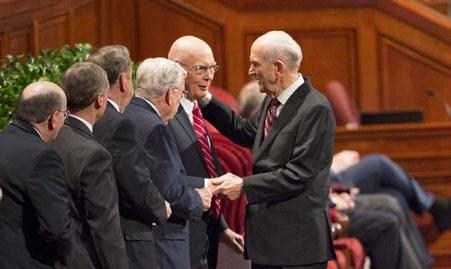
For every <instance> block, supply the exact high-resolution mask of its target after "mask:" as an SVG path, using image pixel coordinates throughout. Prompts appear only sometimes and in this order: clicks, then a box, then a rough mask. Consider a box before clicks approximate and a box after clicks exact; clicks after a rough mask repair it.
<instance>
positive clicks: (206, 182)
mask: <svg viewBox="0 0 451 269" xmlns="http://www.w3.org/2000/svg"><path fill="white" fill-rule="evenodd" d="M204 188H208V179H206V178H204Z"/></svg>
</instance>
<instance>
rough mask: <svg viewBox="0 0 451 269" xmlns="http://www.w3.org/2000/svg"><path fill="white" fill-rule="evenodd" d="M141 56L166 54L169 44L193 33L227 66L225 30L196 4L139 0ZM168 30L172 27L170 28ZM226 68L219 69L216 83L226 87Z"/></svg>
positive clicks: (164, 55) (141, 57) (163, 55)
mask: <svg viewBox="0 0 451 269" xmlns="http://www.w3.org/2000/svg"><path fill="white" fill-rule="evenodd" d="M137 4H138V5H137V19H138V23H137V25H138V53H139V54H138V57H139V58H140V59H144V58H148V57H157V56H158V57H167V54H168V50H169V47H170V46H171V44H172V43H173V42H174V41H175V40H176V39H177V38H179V37H180V36H183V35H194V36H197V37H199V38H201V39H203V40H205V41H206V42H207V43H208V44H210V46H211V47H212V49H213V53H214V56H215V59H216V62H217V63H218V64H219V65H222V66H224V64H225V57H224V43H225V40H224V31H223V27H222V25H221V24H220V22H219V21H215V20H214V19H212V18H209V17H208V16H207V15H206V14H203V13H201V12H200V10H198V9H197V8H195V7H192V6H189V5H183V6H181V5H176V4H174V3H170V2H168V1H149V0H138V2H137ZM168 30H169V31H168ZM225 75H226V74H225V70H224V69H220V71H219V72H218V73H217V75H216V77H215V84H216V85H218V86H222V87H226V85H225Z"/></svg>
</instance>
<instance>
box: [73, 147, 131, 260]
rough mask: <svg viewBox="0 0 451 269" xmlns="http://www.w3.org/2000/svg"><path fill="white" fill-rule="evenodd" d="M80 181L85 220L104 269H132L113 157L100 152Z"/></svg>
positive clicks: (103, 150) (92, 159)
mask: <svg viewBox="0 0 451 269" xmlns="http://www.w3.org/2000/svg"><path fill="white" fill-rule="evenodd" d="M80 178H81V180H82V182H81V189H82V195H83V196H84V198H85V199H84V203H85V218H86V220H87V223H88V225H89V227H90V232H91V236H92V238H93V241H94V245H95V248H96V251H97V256H98V259H99V261H100V263H101V264H102V268H128V265H127V255H126V252H125V244H124V239H123V237H122V230H121V227H120V217H119V208H118V194H117V187H116V182H115V180H114V176H113V169H112V167H111V156H110V154H109V153H108V152H107V151H106V150H105V149H103V148H101V149H98V150H96V151H95V152H94V153H93V154H92V155H91V156H90V157H89V158H88V160H87V163H86V165H85V167H84V169H83V171H82V174H81V176H80Z"/></svg>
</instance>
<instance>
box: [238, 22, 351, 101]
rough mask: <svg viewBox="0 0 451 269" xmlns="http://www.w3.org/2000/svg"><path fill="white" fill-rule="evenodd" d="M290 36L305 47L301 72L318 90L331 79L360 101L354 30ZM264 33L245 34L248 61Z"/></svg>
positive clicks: (304, 32) (324, 30) (312, 31)
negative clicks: (343, 86) (255, 42)
mask: <svg viewBox="0 0 451 269" xmlns="http://www.w3.org/2000/svg"><path fill="white" fill-rule="evenodd" d="M288 33H289V34H290V35H291V36H292V37H293V39H294V40H296V41H297V42H298V43H299V44H300V46H301V48H302V54H303V60H302V63H301V69H300V71H301V73H303V74H306V75H307V76H309V77H310V78H311V79H312V82H313V85H314V86H315V87H316V88H317V89H318V90H320V91H322V90H324V88H325V86H326V83H327V82H328V81H329V80H332V79H337V80H339V81H342V82H343V83H344V84H345V85H346V87H347V88H348V90H349V91H350V94H351V96H353V97H354V98H356V99H358V92H357V90H356V82H357V81H358V79H357V69H356V63H357V54H358V50H357V45H356V44H357V40H356V32H355V31H354V30H349V29H317V30H290V31H288ZM262 34H264V32H260V33H249V34H245V40H246V45H245V46H244V47H243V48H244V53H245V55H246V59H249V55H250V47H251V45H252V43H253V42H254V41H255V39H256V38H257V37H258V36H260V35H262ZM244 72H245V74H247V73H248V66H247V65H244Z"/></svg>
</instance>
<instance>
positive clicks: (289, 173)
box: [202, 78, 335, 265]
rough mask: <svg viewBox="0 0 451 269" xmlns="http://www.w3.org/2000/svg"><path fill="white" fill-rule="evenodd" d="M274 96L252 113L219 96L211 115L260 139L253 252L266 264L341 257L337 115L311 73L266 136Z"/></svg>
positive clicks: (250, 189) (250, 226) (238, 138)
mask: <svg viewBox="0 0 451 269" xmlns="http://www.w3.org/2000/svg"><path fill="white" fill-rule="evenodd" d="M270 99H271V98H269V97H266V98H265V100H264V102H263V104H262V106H261V108H260V110H259V111H258V112H257V113H256V114H255V115H254V117H253V118H251V119H249V120H244V119H242V118H241V117H239V116H237V115H236V114H235V113H233V112H232V111H231V110H230V108H228V107H227V106H225V105H223V104H221V103H220V102H219V101H218V100H216V99H214V98H213V100H212V101H211V102H210V103H209V104H208V105H207V106H206V107H204V108H203V109H202V112H203V114H204V116H205V117H206V118H207V119H208V120H209V121H210V122H211V123H213V124H214V125H215V127H217V128H218V129H219V130H220V131H221V133H222V134H224V135H226V136H227V137H229V138H230V139H232V140H233V141H234V142H235V143H238V144H241V145H243V146H248V147H253V176H249V177H246V178H244V185H243V189H244V192H245V193H246V197H247V202H248V205H247V210H246V254H247V255H248V256H249V258H250V259H251V260H252V261H253V262H255V263H258V264H272V265H304V264H311V263H318V262H325V261H327V260H328V259H329V258H331V257H334V255H335V253H334V250H333V246H332V239H331V234H330V218H329V214H328V211H327V200H328V193H329V182H328V174H329V168H330V164H331V161H332V143H333V136H334V130H335V120H334V117H333V113H332V110H331V108H330V105H329V103H328V102H327V101H326V99H325V98H324V97H323V96H322V95H321V94H319V93H318V92H317V91H316V90H315V89H313V87H312V86H311V84H310V81H309V79H308V78H305V83H304V84H302V85H301V86H300V87H299V88H298V89H297V90H296V91H295V92H294V93H293V95H292V96H291V97H290V98H289V99H288V101H287V102H286V104H285V105H284V107H283V108H282V110H281V112H280V115H279V116H278V117H277V118H276V120H275V121H274V123H273V127H272V129H271V130H270V132H269V134H268V136H267V137H266V138H265V139H264V140H263V130H264V121H265V117H266V112H267V110H268V107H269V103H270V101H271V100H270Z"/></svg>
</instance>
